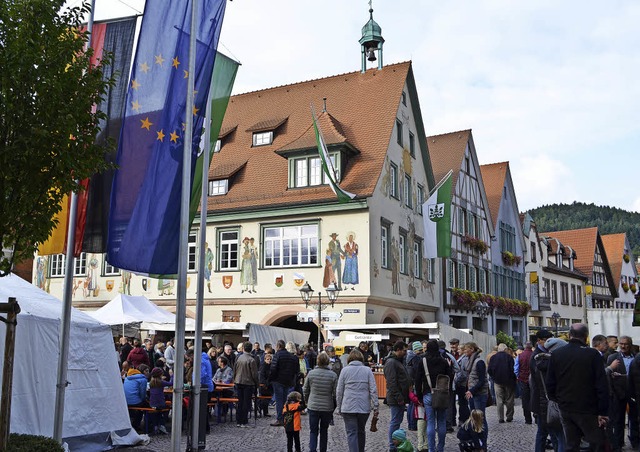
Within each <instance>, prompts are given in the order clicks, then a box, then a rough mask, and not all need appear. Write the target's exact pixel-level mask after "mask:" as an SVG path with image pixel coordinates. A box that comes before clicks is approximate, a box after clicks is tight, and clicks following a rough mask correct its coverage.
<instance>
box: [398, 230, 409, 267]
mask: <svg viewBox="0 0 640 452" xmlns="http://www.w3.org/2000/svg"><path fill="white" fill-rule="evenodd" d="M398 252H399V253H400V254H399V257H398V258H399V260H400V262H398V264H399V265H400V273H402V274H403V275H406V274H407V273H408V271H407V257H408V256H407V254H408V253H407V233H406V232H405V231H400V238H399V240H398Z"/></svg>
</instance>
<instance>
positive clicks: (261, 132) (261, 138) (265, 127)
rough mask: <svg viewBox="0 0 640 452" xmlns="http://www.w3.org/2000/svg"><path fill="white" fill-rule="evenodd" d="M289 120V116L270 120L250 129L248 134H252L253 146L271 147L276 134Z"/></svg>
mask: <svg viewBox="0 0 640 452" xmlns="http://www.w3.org/2000/svg"><path fill="white" fill-rule="evenodd" d="M287 119H289V117H288V116H287V117H285V118H270V119H266V120H264V121H260V122H257V123H255V124H254V125H252V126H251V127H249V128H248V129H247V132H251V133H252V139H251V146H252V147H257V146H269V145H271V144H273V140H274V139H275V136H276V132H277V131H278V129H279V128H280V127H281V126H282V125H283V124H284V123H285V122H287Z"/></svg>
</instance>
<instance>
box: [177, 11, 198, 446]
mask: <svg viewBox="0 0 640 452" xmlns="http://www.w3.org/2000/svg"><path fill="white" fill-rule="evenodd" d="M195 54H196V0H191V30H190V35H189V76H188V78H187V105H186V111H185V133H184V146H183V152H182V193H181V199H180V235H179V248H178V290H177V295H176V342H175V350H176V360H175V363H174V375H173V407H174V409H173V415H172V418H171V451H172V452H180V439H181V433H182V409H180V407H182V398H183V394H184V326H185V316H186V312H187V257H188V251H189V250H188V245H189V244H188V238H189V199H190V197H191V183H190V181H191V152H192V150H193V113H192V112H193V89H194V77H195V72H196V59H195ZM194 359H197V356H194ZM194 367H195V369H194V371H195V372H198V373H199V372H200V365H199V364H198V365H196V362H195V361H194ZM199 383H200V380H199V379H198V380H196V384H199ZM194 386H195V385H194ZM194 421H195V420H194ZM196 441H197V438H196Z"/></svg>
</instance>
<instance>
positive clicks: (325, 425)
mask: <svg viewBox="0 0 640 452" xmlns="http://www.w3.org/2000/svg"><path fill="white" fill-rule="evenodd" d="M308 412H309V452H317V450H318V433H320V452H327V440H328V438H329V421H331V418H332V417H333V413H332V412H331V411H314V410H311V409H310V410H308ZM318 427H320V428H319V429H318Z"/></svg>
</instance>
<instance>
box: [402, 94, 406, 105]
mask: <svg viewBox="0 0 640 452" xmlns="http://www.w3.org/2000/svg"><path fill="white" fill-rule="evenodd" d="M402 105H404V106H406V105H407V93H405V92H404V91H402Z"/></svg>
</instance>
